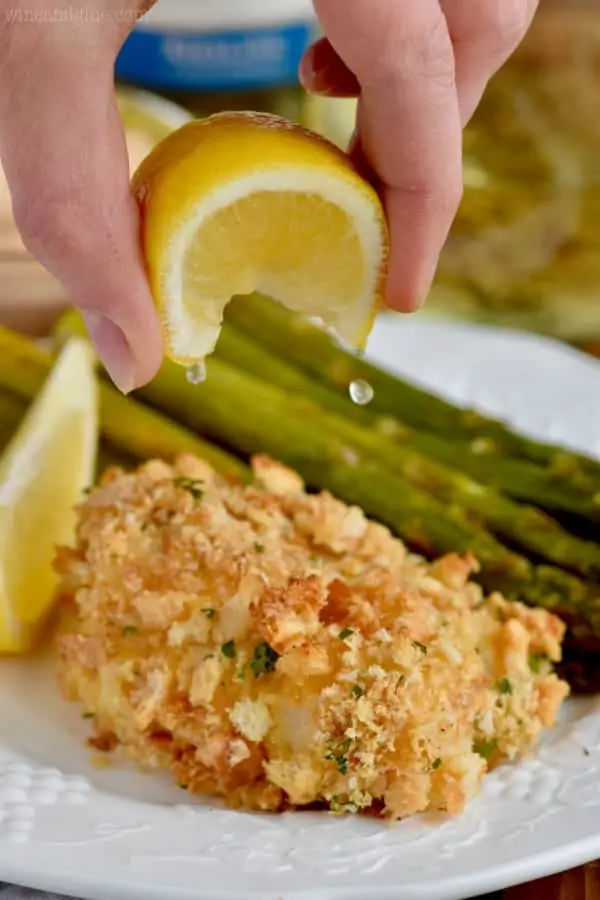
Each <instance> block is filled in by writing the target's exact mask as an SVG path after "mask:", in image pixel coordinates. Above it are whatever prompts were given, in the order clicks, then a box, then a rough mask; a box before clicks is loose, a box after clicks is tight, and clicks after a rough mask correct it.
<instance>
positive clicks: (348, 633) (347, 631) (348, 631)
mask: <svg viewBox="0 0 600 900" xmlns="http://www.w3.org/2000/svg"><path fill="white" fill-rule="evenodd" d="M353 634H354V629H353V628H343V629H342V630H341V631H340V640H341V641H345V640H346V638H349V637H352V635H353Z"/></svg>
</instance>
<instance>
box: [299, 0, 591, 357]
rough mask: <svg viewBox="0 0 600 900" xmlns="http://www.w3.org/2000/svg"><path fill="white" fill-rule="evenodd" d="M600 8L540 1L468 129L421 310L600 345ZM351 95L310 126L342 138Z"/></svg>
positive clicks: (348, 128) (325, 102) (325, 103)
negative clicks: (449, 219)
mask: <svg viewBox="0 0 600 900" xmlns="http://www.w3.org/2000/svg"><path fill="white" fill-rule="evenodd" d="M599 97H600V6H599V5H598V4H597V3H595V2H593V0H542V5H541V7H540V11H539V13H538V16H537V19H536V21H535V23H534V26H533V28H532V30H531V32H530V34H529V36H528V38H527V39H526V41H525V42H524V44H523V45H522V47H521V48H520V50H519V51H518V52H517V53H516V55H515V56H514V57H513V58H512V60H511V61H510V62H509V63H508V64H507V65H506V66H505V68H504V69H502V71H501V72H500V73H499V74H498V75H497V76H496V77H495V78H494V79H493V80H492V82H491V84H490V86H489V88H488V91H487V94H486V96H485V98H484V100H483V103H482V105H481V107H480V109H479V111H478V112H477V114H476V116H475V118H474V120H473V122H472V123H471V124H470V126H469V127H468V128H467V130H466V133H465V163H464V175H465V196H464V201H463V204H462V207H461V210H460V212H459V215H458V218H457V220H456V222H455V224H454V227H453V229H452V232H451V235H450V239H449V241H448V244H447V246H446V250H445V252H444V254H443V256H442V260H441V265H440V270H439V273H438V277H437V281H436V284H435V288H434V290H433V292H432V294H431V296H430V298H429V300H428V303H427V306H426V311H427V312H428V313H430V314H431V313H435V314H438V315H440V314H441V315H445V316H448V315H451V316H460V317H464V318H468V319H472V320H474V321H478V322H483V323H486V324H499V325H504V326H508V327H516V328H524V329H528V330H532V331H538V332H541V333H544V334H548V335H551V336H554V337H558V338H562V339H564V340H568V341H572V342H576V343H583V342H589V346H590V347H591V346H592V342H594V347H595V348H596V349H600V117H599V116H598V109H599V106H598V102H599V100H598V98H599ZM355 110H356V102H355V101H353V100H344V101H338V100H334V99H329V98H323V99H320V100H318V101H315V102H314V104H313V106H312V108H311V110H310V121H309V122H308V124H310V125H311V126H312V127H316V128H317V129H319V130H323V131H325V132H326V133H327V134H328V136H329V137H330V138H331V139H332V140H335V141H336V142H337V143H338V144H340V145H341V146H345V145H346V144H347V141H348V139H349V137H350V135H351V133H352V129H353V127H354V115H355Z"/></svg>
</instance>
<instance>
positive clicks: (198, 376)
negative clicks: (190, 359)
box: [185, 360, 206, 384]
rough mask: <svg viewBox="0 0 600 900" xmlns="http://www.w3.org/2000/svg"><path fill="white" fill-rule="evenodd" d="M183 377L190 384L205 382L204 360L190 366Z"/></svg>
mask: <svg viewBox="0 0 600 900" xmlns="http://www.w3.org/2000/svg"><path fill="white" fill-rule="evenodd" d="M185 377H186V378H187V380H188V381H189V383H190V384H203V383H204V382H205V381H206V363H205V362H204V360H202V362H198V363H194V365H193V366H190V367H189V368H188V369H187V370H186V373H185Z"/></svg>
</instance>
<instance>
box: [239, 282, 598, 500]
mask: <svg viewBox="0 0 600 900" xmlns="http://www.w3.org/2000/svg"><path fill="white" fill-rule="evenodd" d="M227 319H228V321H231V322H233V323H234V324H235V325H237V326H238V327H239V328H241V329H242V330H244V331H245V332H247V333H248V334H250V335H252V337H254V338H255V339H256V340H258V341H259V342H260V343H262V344H263V345H264V346H265V347H268V348H269V349H271V350H272V351H274V352H275V353H277V354H280V355H282V356H283V357H285V358H286V359H287V360H289V361H291V362H293V363H295V364H296V365H298V366H300V367H301V368H302V369H304V370H305V371H307V372H308V373H309V374H311V375H313V376H315V377H316V378H317V379H318V380H320V381H322V382H324V383H325V384H328V385H330V386H331V387H334V388H335V389H337V390H339V391H342V392H344V393H345V392H347V390H348V385H349V384H350V383H351V382H352V381H354V380H355V379H359V378H363V379H365V380H366V381H368V382H369V384H371V386H372V387H373V388H374V391H375V396H374V398H373V402H372V407H373V409H374V410H376V411H378V412H380V413H385V414H390V415H393V416H397V417H398V419H400V421H404V422H406V423H407V424H408V425H410V426H412V427H414V428H418V429H423V430H425V431H431V432H433V433H435V434H438V435H441V436H445V437H452V438H453V439H461V440H463V441H464V442H470V441H476V442H477V444H478V447H479V449H480V451H483V449H484V448H485V451H486V452H487V453H488V454H489V455H490V456H507V457H515V458H518V459H528V460H532V461H533V462H537V463H541V464H543V465H544V466H549V467H551V468H552V469H553V470H555V472H556V474H557V476H558V475H561V474H562V475H563V476H564V477H565V478H568V477H569V476H571V477H573V478H576V477H577V476H578V475H583V474H586V473H587V474H589V475H591V476H593V477H594V478H595V481H596V490H598V489H600V462H598V461H597V460H594V459H590V458H588V457H586V456H583V455H581V454H578V453H574V452H571V451H569V450H566V449H564V448H562V447H556V446H551V445H548V444H544V443H540V442H538V441H534V440H531V439H529V438H526V437H524V436H522V435H520V434H517V433H516V432H514V431H512V430H511V429H510V428H509V427H508V426H507V425H506V424H505V423H503V422H500V421H496V420H494V419H492V418H489V417H488V416H484V415H481V414H480V413H477V412H475V411H473V410H468V409H461V408H459V407H457V406H454V405H453V404H452V403H449V402H447V401H445V400H442V399H441V398H439V397H436V396H434V395H433V394H431V393H429V392H428V391H425V390H423V389H421V388H418V387H416V386H415V385H413V384H410V383H409V382H406V381H404V380H403V379H401V378H399V377H397V376H395V375H392V374H390V373H388V372H386V371H384V370H382V369H380V368H378V367H377V366H374V365H372V364H371V363H369V362H367V361H366V360H364V359H360V358H358V357H356V356H353V355H352V354H350V353H348V352H346V351H345V350H344V349H343V348H342V347H340V346H339V344H338V343H337V342H336V341H334V340H333V339H332V338H331V337H330V336H329V335H328V334H327V332H325V331H323V330H322V329H320V328H318V327H316V326H315V325H312V324H311V323H310V322H308V321H307V320H305V319H303V318H301V317H299V316H294V315H293V314H292V313H290V312H289V311H288V310H286V309H284V308H283V307H282V306H280V305H279V304H277V303H274V302H273V301H272V300H269V299H267V298H265V297H260V296H258V295H253V296H251V297H241V298H237V299H236V300H235V301H234V302H233V303H231V304H230V306H229V308H228V310H227Z"/></svg>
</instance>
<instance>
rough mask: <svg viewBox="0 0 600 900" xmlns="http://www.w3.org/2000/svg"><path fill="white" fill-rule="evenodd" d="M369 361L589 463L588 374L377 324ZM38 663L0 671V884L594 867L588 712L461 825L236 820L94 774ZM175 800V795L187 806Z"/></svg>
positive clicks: (492, 788)
mask: <svg viewBox="0 0 600 900" xmlns="http://www.w3.org/2000/svg"><path fill="white" fill-rule="evenodd" d="M371 355H372V356H373V357H374V358H376V359H378V360H380V361H381V362H382V363H384V364H385V365H387V366H390V367H394V368H396V369H398V370H400V371H401V372H403V373H406V374H409V375H411V376H412V377H414V378H415V379H418V380H419V381H421V382H423V383H425V384H428V385H430V386H431V387H433V388H435V389H438V390H439V391H441V392H443V393H445V394H447V395H449V396H450V397H452V398H453V399H455V400H458V401H464V402H469V403H473V404H476V405H477V406H480V407H482V408H484V409H488V410H490V411H491V412H493V413H496V414H501V415H506V416H508V417H510V419H511V420H513V421H514V422H515V423H516V424H518V425H519V426H520V427H522V428H523V429H525V430H526V431H529V432H531V433H532V434H534V435H538V436H540V437H542V438H547V439H551V440H553V441H563V442H564V443H567V444H570V445H573V446H574V447H579V448H581V449H582V450H586V451H588V452H590V451H591V452H595V453H597V454H599V455H600V420H599V418H598V415H597V408H598V397H600V365H598V364H597V363H596V362H594V361H593V360H591V359H588V358H587V357H584V356H582V355H580V354H578V353H576V352H574V351H571V350H568V349H565V348H564V347H562V346H560V345H558V344H554V343H550V342H548V341H542V340H538V339H535V338H532V337H528V336H525V335H516V334H513V333H510V332H501V331H489V330H485V329H478V328H470V327H465V326H441V325H437V324H432V323H428V322H425V323H424V322H419V321H418V320H416V319H414V318H411V319H409V320H403V319H398V318H396V319H388V320H384V321H382V322H380V323H379V324H378V326H377V328H376V330H375V333H374V335H373V339H372V342H371ZM86 731H87V729H86V723H85V722H83V721H82V720H81V719H80V718H79V715H78V711H77V709H76V708H75V707H70V706H69V705H67V704H65V703H63V702H62V701H61V700H60V699H59V697H58V695H57V692H56V689H55V687H54V680H53V673H52V670H51V667H50V665H49V663H48V661H46V662H44V661H43V660H42V661H39V662H38V663H36V664H32V663H30V662H29V663H24V662H12V661H11V662H8V661H3V662H2V663H1V665H0V733H1V737H0V880H6V881H13V882H19V883H22V884H26V885H29V886H31V887H38V888H43V889H46V890H53V891H57V892H62V893H67V894H72V895H75V896H78V897H82V898H90V900H183V898H187V900H192V898H193V900H251V898H254V900H464V898H466V897H472V896H474V895H477V894H483V893H486V892H487V891H491V890H494V889H497V888H502V887H506V886H508V885H511V884H515V883H517V882H523V881H529V880H532V879H534V878H537V877H539V876H542V875H546V874H550V873H552V872H556V871H559V870H563V869H567V868H569V867H571V866H575V865H579V864H581V863H584V862H588V861H590V860H592V859H594V858H596V857H598V856H600V701H594V700H587V701H577V702H575V701H573V702H570V703H569V704H568V706H567V710H566V713H565V716H564V719H563V721H562V723H561V725H560V726H559V727H558V728H556V729H555V731H554V732H552V733H551V734H549V735H547V737H546V739H545V740H544V742H543V744H542V745H541V747H540V748H539V750H538V752H537V753H536V755H535V756H533V757H531V758H530V759H528V760H526V761H524V762H522V763H521V764H519V765H516V766H512V767H510V766H507V767H505V768H502V769H500V770H499V771H497V772H496V773H495V774H493V775H491V776H490V777H489V778H488V779H487V781H486V783H485V788H484V791H483V794H482V796H481V797H480V798H479V799H478V800H477V801H476V802H474V803H473V804H472V805H471V806H470V807H469V809H468V810H467V812H466V813H465V814H464V815H463V816H462V817H460V818H458V819H448V818H445V817H438V818H437V820H432V819H431V818H429V819H427V818H421V819H412V820H409V821H406V822H403V823H400V824H399V825H397V826H395V827H388V826H387V825H386V824H383V825H382V824H381V823H380V822H376V821H368V820H365V819H359V818H352V817H348V818H338V817H335V816H330V815H327V814H319V815H316V814H307V813H306V814H303V813H296V814H290V815H285V816H281V817H277V816H256V815H244V814H240V813H235V812H229V811H226V810H223V809H219V808H213V807H210V806H207V805H202V804H201V803H198V804H196V805H185V804H184V803H183V801H182V793H181V791H179V790H177V789H175V788H172V787H171V786H170V784H169V782H168V779H166V778H165V779H161V778H160V777H156V776H145V775H140V774H137V773H135V772H133V771H131V770H128V769H127V768H125V767H124V768H122V769H119V768H114V767H111V768H108V769H97V768H94V766H93V765H92V764H91V761H90V756H89V751H88V750H86V749H85V747H84V740H85V735H86ZM185 797H186V795H183V798H184V799H185Z"/></svg>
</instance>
